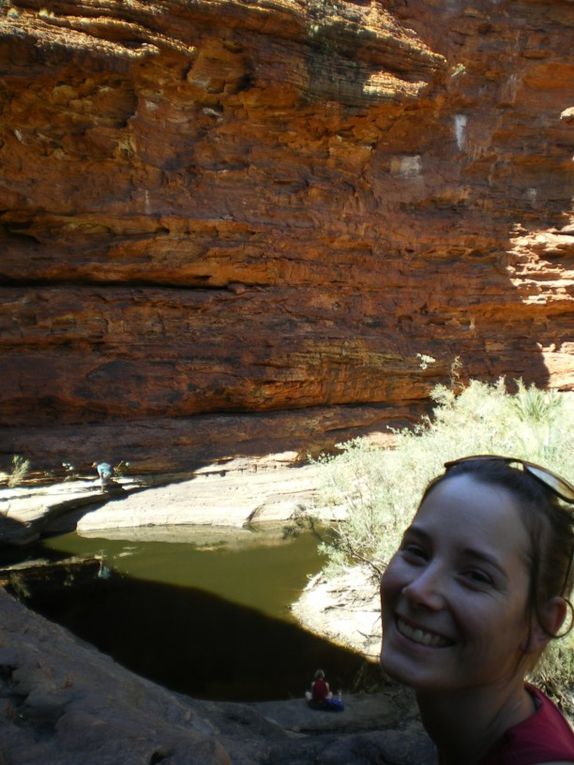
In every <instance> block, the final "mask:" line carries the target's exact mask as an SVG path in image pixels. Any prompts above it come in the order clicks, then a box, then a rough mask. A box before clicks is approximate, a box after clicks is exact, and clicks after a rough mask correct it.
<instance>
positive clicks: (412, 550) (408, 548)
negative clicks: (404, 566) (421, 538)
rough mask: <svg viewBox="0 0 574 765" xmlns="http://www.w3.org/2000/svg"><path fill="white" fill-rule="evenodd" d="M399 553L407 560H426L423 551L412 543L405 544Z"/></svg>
mask: <svg viewBox="0 0 574 765" xmlns="http://www.w3.org/2000/svg"><path fill="white" fill-rule="evenodd" d="M401 551H402V553H403V555H405V556H407V557H408V558H416V559H417V560H426V558H427V554H426V552H425V550H424V549H423V548H422V547H421V546H420V545H417V544H414V543H413V542H405V543H404V544H403V545H402V547H401Z"/></svg>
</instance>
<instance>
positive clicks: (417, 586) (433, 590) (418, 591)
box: [403, 565, 445, 611]
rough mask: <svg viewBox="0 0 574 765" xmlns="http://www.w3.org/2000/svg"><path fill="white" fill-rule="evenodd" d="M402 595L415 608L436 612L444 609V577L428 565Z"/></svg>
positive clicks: (437, 569)
mask: <svg viewBox="0 0 574 765" xmlns="http://www.w3.org/2000/svg"><path fill="white" fill-rule="evenodd" d="M403 595H404V596H405V597H406V598H408V600H409V601H410V602H411V603H412V604H413V605H416V606H419V607H423V608H429V609H431V610H432V611H437V610H439V609H441V608H443V607H444V603H445V597H444V577H443V574H442V572H441V571H440V570H439V568H438V567H435V566H432V565H429V566H427V567H426V568H425V569H424V570H422V571H420V572H419V574H418V576H416V577H415V578H413V579H412V580H411V581H410V582H409V583H408V584H407V585H405V587H403Z"/></svg>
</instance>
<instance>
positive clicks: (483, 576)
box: [464, 569, 493, 585]
mask: <svg viewBox="0 0 574 765" xmlns="http://www.w3.org/2000/svg"><path fill="white" fill-rule="evenodd" d="M464 576H465V578H466V579H467V580H468V581H470V582H472V583H473V584H480V585H485V584H486V585H492V584H493V581H492V577H491V576H489V574H487V573H486V572H485V571H481V570H480V569H469V570H468V571H465V572H464Z"/></svg>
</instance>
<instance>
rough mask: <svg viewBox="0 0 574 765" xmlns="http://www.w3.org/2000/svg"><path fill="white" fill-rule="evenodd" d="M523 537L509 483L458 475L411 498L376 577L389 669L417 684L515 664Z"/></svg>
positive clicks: (447, 684)
mask: <svg viewBox="0 0 574 765" xmlns="http://www.w3.org/2000/svg"><path fill="white" fill-rule="evenodd" d="M528 550H529V540H528V535H527V532H526V529H525V527H524V525H523V523H522V521H521V519H520V516H519V511H518V508H517V506H516V503H515V500H514V499H513V497H512V494H510V493H509V492H508V491H507V490H505V489H503V488H500V487H497V486H492V485H489V484H486V483H481V482H479V481H476V480H475V479H474V478H473V477H472V476H470V475H458V476H453V477H452V478H447V479H446V480H444V481H442V482H440V483H439V484H438V485H437V486H435V487H434V488H433V489H432V490H431V492H430V493H429V495H428V496H427V498H426V499H425V501H424V502H423V503H422V505H421V507H420V508H419V511H418V513H417V514H416V516H415V518H414V520H413V523H412V525H411V526H410V527H409V528H408V529H407V531H406V532H405V535H404V537H403V541H402V544H401V546H400V548H399V550H398V551H397V553H396V554H395V555H394V557H393V558H392V560H391V562H390V563H389V565H388V567H387V569H386V571H385V574H384V576H383V579H382V583H381V598H382V606H383V647H382V652H381V662H382V664H383V667H384V668H385V669H386V670H387V672H388V673H389V674H390V675H391V676H392V677H395V678H396V679H397V680H400V681H401V682H403V683H406V684H407V685H410V686H412V687H413V688H415V689H417V690H431V689H434V690H440V689H443V690H446V689H462V688H471V687H477V686H481V685H491V684H494V683H498V682H501V683H503V682H506V681H508V680H509V679H512V678H514V677H516V675H517V673H518V674H521V673H522V664H521V659H522V658H523V655H524V650H525V649H526V647H527V644H528V635H529V630H528V620H527V616H526V612H527V598H528V585H529V573H528V567H527V562H526V561H527V556H528Z"/></svg>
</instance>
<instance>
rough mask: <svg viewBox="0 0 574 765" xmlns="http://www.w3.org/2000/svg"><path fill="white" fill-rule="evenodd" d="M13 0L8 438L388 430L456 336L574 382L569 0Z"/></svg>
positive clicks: (261, 444) (7, 94)
mask: <svg viewBox="0 0 574 765" xmlns="http://www.w3.org/2000/svg"><path fill="white" fill-rule="evenodd" d="M1 12H2V17H1V18H0V70H1V73H2V78H1V82H0V108H1V118H0V168H1V177H0V224H1V241H0V248H1V250H0V253H1V254H0V277H1V280H2V288H1V289H0V328H1V329H0V343H1V351H0V353H1V357H0V359H1V364H2V370H3V375H2V379H3V382H2V391H1V393H0V421H1V422H2V423H3V424H4V425H5V426H6V429H5V430H4V437H3V445H2V447H1V449H2V451H3V452H4V453H10V452H12V451H14V450H17V451H26V452H27V453H28V454H30V455H31V456H32V457H33V458H34V457H36V458H37V459H39V460H40V461H44V462H49V461H50V460H52V461H54V459H56V458H57V459H60V457H61V456H62V454H63V452H64V451H65V448H66V447H65V446H62V437H63V435H62V434H63V431H61V430H59V431H58V433H59V434H60V435H59V436H58V439H57V444H56V443H55V441H54V436H53V434H54V433H55V432H56V431H55V429H56V428H62V427H63V428H67V430H66V431H65V432H66V433H67V434H68V436H67V437H66V438H68V437H69V438H72V437H74V436H77V434H78V433H82V434H84V435H82V438H81V439H80V443H77V445H76V448H77V449H78V450H79V452H80V455H81V457H82V458H85V459H86V460H88V459H90V458H91V457H92V456H93V454H94V450H100V451H99V452H98V454H97V455H95V456H96V457H99V456H100V454H101V449H102V447H106V448H108V450H112V451H113V449H114V448H115V447H114V444H115V443H116V442H119V440H122V439H123V440H124V441H125V440H126V437H125V434H126V433H128V434H132V435H133V439H132V449H133V450H140V451H142V452H145V450H146V448H147V447H148V446H149V448H150V449H152V448H153V446H152V440H150V439H151V437H149V439H148V441H146V436H145V431H146V429H147V430H148V432H150V433H151V431H152V430H153V428H154V422H160V420H161V422H162V423H163V424H165V423H170V428H175V430H178V429H179V428H181V427H182V423H189V424H188V426H186V427H188V429H190V430H193V429H194V428H193V423H194V422H199V420H197V417H198V416H199V415H201V416H202V417H205V416H209V417H213V416H215V415H217V414H221V413H226V412H227V413H232V412H235V413H237V412H243V413H257V418H259V419H258V420H257V419H256V420H255V421H257V422H259V423H260V424H261V430H260V432H259V435H258V436H257V438H256V439H255V440H254V442H253V443H255V442H257V447H256V448H257V450H262V451H264V449H265V439H266V436H267V438H268V440H269V441H273V446H274V447H277V446H278V445H279V444H280V443H281V437H282V434H283V435H285V436H286V439H287V440H286V441H285V443H286V444H287V445H288V446H292V445H294V444H295V446H296V448H300V447H301V445H302V444H304V443H306V439H308V437H309V427H310V423H311V424H315V425H316V426H317V431H316V432H315V433H314V436H313V438H314V440H315V441H316V442H320V441H321V438H322V436H321V434H323V435H325V439H326V440H327V441H329V440H331V441H332V440H336V439H337V438H340V437H341V436H344V437H347V436H348V435H351V434H352V433H354V432H361V431H362V430H372V429H377V428H379V429H380V428H382V427H383V425H384V423H385V422H387V421H393V422H394V421H397V418H399V419H400V418H402V417H403V416H404V415H405V412H407V410H406V409H405V407H409V406H411V405H412V404H416V403H417V402H424V401H425V400H426V398H427V396H428V391H429V387H430V386H431V385H432V384H433V383H434V382H437V381H439V380H440V381H444V380H446V379H447V378H448V371H449V368H450V364H451V362H452V360H453V359H454V358H455V357H456V356H459V357H460V358H461V360H462V361H463V364H464V370H465V373H466V374H468V375H472V376H476V377H479V378H482V379H493V378H496V377H498V376H499V375H502V374H504V375H507V376H508V377H509V378H513V377H522V378H524V379H525V380H526V381H535V382H536V383H537V384H539V385H550V386H552V387H556V388H561V389H572V387H574V363H573V362H574V356H573V354H574V341H573V332H572V330H573V327H574V310H573V295H574V265H573V258H574V215H573V213H572V199H573V197H574V172H573V170H574V164H573V163H572V155H573V153H574V124H573V121H572V110H570V111H568V109H569V108H570V107H572V106H573V105H574V46H573V45H572V40H573V39H574V5H573V4H572V3H571V2H568V0H563V1H560V0H556V1H554V2H549V1H547V2H537V1H536V0H534V1H532V2H528V1H526V2H524V1H522V2H509V1H507V0H500V2H499V1H498V0H477V1H476V2H474V3H468V2H466V1H464V2H463V0H440V2H439V0H426V2H425V1H424V0H401V2H398V0H397V1H396V2H395V1H394V0H385V2H369V1H368V0H356V1H355V2H350V1H346V2H345V1H341V2H335V1H334V0H333V1H327V2H321V3H319V2H315V1H311V0H305V2H295V0H268V1H267V2H265V1H264V0H260V1H259V2H240V0H227V2H224V1H222V0H197V2H191V0H164V2H159V1H158V2H139V1H138V0H106V2H102V0H100V1H99V2H98V1H97V0H81V1H80V2H76V1H74V2H71V0H62V1H61V2H51V1H48V2H46V1H45V0H42V2H35V0H15V1H14V2H11V3H9V4H8V3H4V4H3V7H2V11H1ZM561 115H562V119H561ZM417 354H429V355H431V356H433V357H434V358H435V359H437V361H436V363H435V364H432V365H431V366H429V367H428V368H426V369H422V368H421V361H420V357H419V356H418V355H417ZM325 407H327V408H328V407H332V409H331V410H330V411H331V412H332V415H333V417H332V421H331V423H330V426H329V428H328V430H329V434H328V435H326V431H325V428H324V425H325V423H324V413H325V411H327V410H326V409H325ZM300 410H302V411H300ZM271 412H274V413H276V414H274V415H271V414H265V413H271ZM291 413H292V414H291ZM318 413H321V414H320V415H319V414H318ZM156 418H160V419H158V420H156ZM188 418H192V419H191V420H188ZM213 421H215V420H213ZM239 421H240V422H241V423H242V424H241V425H240V426H238V428H237V429H236V431H233V432H231V433H230V432H228V433H227V436H223V438H224V439H226V440H229V439H230V438H231V439H233V438H236V439H239V440H242V436H241V433H242V432H243V431H244V429H245V427H246V426H245V423H246V422H247V421H249V422H253V419H251V420H249V418H247V419H245V417H243V419H241V418H239ZM295 421H296V422H297V423H299V424H298V425H297V427H296V428H295V431H296V434H297V435H296V436H295V433H294V430H293V422H295ZM321 423H322V424H321ZM92 424H95V425H93V427H92ZM9 426H12V429H11V428H10V427H9ZM102 427H103V428H104V430H105V432H106V434H107V435H106V437H105V439H104V441H103V442H100V441H98V438H97V437H96V436H95V435H94V433H95V432H96V431H97V432H100V433H102V432H104V431H102ZM162 427H163V426H162ZM109 428H111V430H110V429H109ZM321 428H323V429H322V430H321ZM311 429H312V428H311ZM170 432H171V431H170ZM110 434H111V435H110ZM119 434H122V436H121V438H119ZM291 437H292V438H291ZM50 438H52V440H51V441H50ZM130 438H131V436H130V437H127V443H126V444H124V446H125V448H123V451H122V455H121V456H122V457H124V458H129V455H126V449H128V450H129V442H130ZM64 440H66V439H65V438H64ZM312 440H313V439H312ZM168 441H169V438H168ZM110 442H111V444H110ZM192 442H193V439H192ZM106 444H107V446H106ZM199 446H200V442H199V441H197V440H196V441H195V442H193V443H190V444H188V446H187V447H186V448H184V449H181V450H180V451H179V452H178V454H176V455H174V456H172V457H171V458H170V459H171V463H170V464H172V465H178V464H179V465H182V464H187V462H188V461H189V460H190V458H191V457H192V456H193V455H194V454H195V456H196V454H197V449H198V448H199ZM222 448H223V447H221V445H220V446H219V447H218V448H217V449H216V451H217V450H219V452H221V451H222ZM194 450H195V452H194ZM168 451H169V449H168ZM223 451H224V450H223ZM55 455H56V456H55ZM170 459H168V460H167V461H168V462H170Z"/></svg>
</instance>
